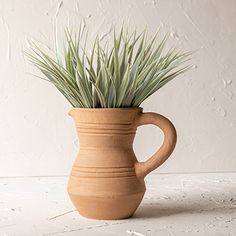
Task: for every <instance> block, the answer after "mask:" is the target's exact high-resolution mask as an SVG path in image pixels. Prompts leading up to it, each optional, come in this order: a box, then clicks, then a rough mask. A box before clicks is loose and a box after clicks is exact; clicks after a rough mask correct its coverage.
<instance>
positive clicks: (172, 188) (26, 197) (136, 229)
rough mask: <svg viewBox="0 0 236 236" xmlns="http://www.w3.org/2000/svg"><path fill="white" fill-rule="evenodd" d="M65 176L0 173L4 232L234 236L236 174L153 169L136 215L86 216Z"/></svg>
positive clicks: (0, 229)
mask: <svg viewBox="0 0 236 236" xmlns="http://www.w3.org/2000/svg"><path fill="white" fill-rule="evenodd" d="M66 181H67V179H66V177H41V178H1V179H0V192H1V195H0V235H1V236H54V235H55V236H64V235H66V236H78V235H79V236H125V235H127V236H145V235H146V236H157V235H158V236H189V235H191V236H195V235H196V236H234V235H236V187H235V186H236V174H235V173H228V174H188V175H187V174H179V175H167V174H162V175H158V174H152V175H150V176H149V177H147V181H146V183H147V192H146V195H145V198H144V200H143V202H142V204H141V206H140V207H139V209H138V211H137V212H136V214H135V215H134V217H133V218H131V219H126V220H119V221H95V220H88V219H85V218H82V217H81V216H80V215H79V214H78V213H77V212H76V211H74V208H73V206H72V204H71V202H70V200H69V197H68V195H67V193H66Z"/></svg>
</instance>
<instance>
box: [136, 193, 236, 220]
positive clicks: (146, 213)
mask: <svg viewBox="0 0 236 236" xmlns="http://www.w3.org/2000/svg"><path fill="white" fill-rule="evenodd" d="M223 195H224V193H222V196H223ZM225 198H226V196H225V195H224V198H220V197H219V193H218V194H217V195H215V196H214V195H210V196H208V197H202V196H200V197H199V198H196V196H194V197H193V198H190V197H188V198H187V199H181V200H180V199H171V198H170V199H167V200H165V201H164V202H163V200H157V199H155V200H153V202H151V203H145V202H144V203H143V204H142V205H140V207H139V208H138V210H137V211H136V213H135V214H134V218H156V217H165V216H171V215H177V214H193V213H203V212H224V211H229V210H232V211H233V210H235V209H236V208H235V204H236V198H233V196H232V197H231V196H227V199H225Z"/></svg>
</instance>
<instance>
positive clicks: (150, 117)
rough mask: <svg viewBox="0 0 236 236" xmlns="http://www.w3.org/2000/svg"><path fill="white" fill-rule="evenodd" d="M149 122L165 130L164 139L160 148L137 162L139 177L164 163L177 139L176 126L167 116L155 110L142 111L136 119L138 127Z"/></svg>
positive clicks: (136, 167)
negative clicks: (145, 158) (142, 160)
mask: <svg viewBox="0 0 236 236" xmlns="http://www.w3.org/2000/svg"><path fill="white" fill-rule="evenodd" d="M148 124H153V125H156V126H158V127H159V128H160V129H161V130H162V131H163V133H164V141H163V143H162V145H161V147H160V148H159V150H158V151H157V152H156V153H154V154H153V155H152V156H151V157H150V158H149V159H148V160H147V161H145V162H136V163H135V172H136V175H137V177H138V178H144V177H145V176H146V175H147V174H149V173H150V172H151V171H153V170H155V169H156V168H157V167H159V166H160V165H161V164H162V163H164V162H165V161H166V160H167V158H168V157H169V156H170V155H171V153H172V152H173V150H174V148H175V144H176V139H177V134H176V130H175V127H174V125H173V124H172V123H171V122H170V121H169V120H168V119H167V118H166V117H164V116H162V115H160V114H157V113H154V112H146V113H140V114H139V115H138V116H137V118H136V119H135V125H136V126H137V127H138V126H141V125H148Z"/></svg>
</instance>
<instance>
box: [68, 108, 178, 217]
mask: <svg viewBox="0 0 236 236" xmlns="http://www.w3.org/2000/svg"><path fill="white" fill-rule="evenodd" d="M69 115H71V116H72V117H73V119H74V122H75V126H76V129H77V132H78V136H79V143H80V150H79V153H78V156H77V158H76V160H75V162H74V165H73V168H72V171H71V175H70V178H69V183H68V192H69V195H70V198H71V200H72V202H73V203H74V205H75V207H76V208H77V210H78V211H79V213H80V214H81V215H82V216H85V217H88V218H93V219H103V220H113V219H123V218H128V217H130V216H132V215H133V214H134V212H135V210H136V209H137V208H138V206H139V204H140V202H141V201H142V198H143V195H144V193H145V183H144V177H145V176H146V175H147V174H148V173H150V172H151V171H152V170H154V169H156V168H157V167H158V166H160V165H161V164H162V163H163V162H164V161H165V160H166V159H167V158H168V157H169V156H170V154H171V153H172V151H173V149H174V147H175V143H176V131H175V128H174V126H173V125H172V123H171V122H170V121H169V120H168V119H167V118H165V117H164V116H161V115H159V114H156V113H151V112H150V113H143V112H142V108H105V109H100V108H96V109H87V108H74V109H72V110H71V111H70V112H69ZM147 124H153V125H156V126H158V127H159V128H160V129H162V131H163V132H164V135H165V137H164V142H163V144H162V146H161V147H160V149H159V150H158V151H157V152H156V153H155V154H154V155H153V156H152V157H151V158H149V159H148V160H147V161H145V162H138V161H137V159H136V157H135V154H134V151H133V148H132V145H133V140H134V137H135V133H136V129H137V127H138V126H141V125H147Z"/></svg>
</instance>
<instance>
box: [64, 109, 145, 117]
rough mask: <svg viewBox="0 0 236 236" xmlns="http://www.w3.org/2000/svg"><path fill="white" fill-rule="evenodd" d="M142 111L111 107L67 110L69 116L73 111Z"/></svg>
mask: <svg viewBox="0 0 236 236" xmlns="http://www.w3.org/2000/svg"><path fill="white" fill-rule="evenodd" d="M138 110H139V111H143V108H142V107H117V108H116V107H112V108H81V107H73V108H71V109H70V110H69V112H68V114H69V115H70V116H71V115H72V112H73V111H93V112H96V111H104V112H109V111H110V112H115V111H117V112H127V111H130V112H131V111H138Z"/></svg>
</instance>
